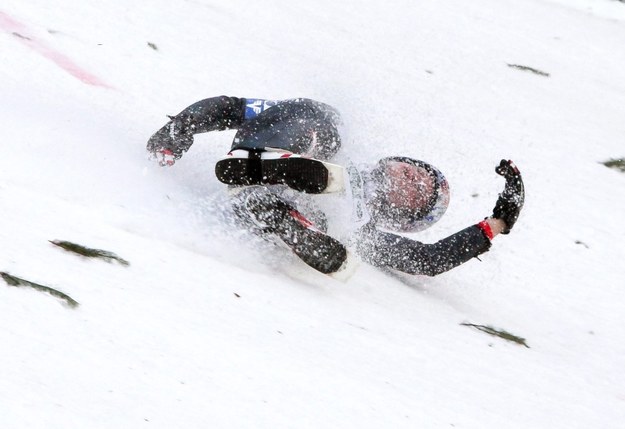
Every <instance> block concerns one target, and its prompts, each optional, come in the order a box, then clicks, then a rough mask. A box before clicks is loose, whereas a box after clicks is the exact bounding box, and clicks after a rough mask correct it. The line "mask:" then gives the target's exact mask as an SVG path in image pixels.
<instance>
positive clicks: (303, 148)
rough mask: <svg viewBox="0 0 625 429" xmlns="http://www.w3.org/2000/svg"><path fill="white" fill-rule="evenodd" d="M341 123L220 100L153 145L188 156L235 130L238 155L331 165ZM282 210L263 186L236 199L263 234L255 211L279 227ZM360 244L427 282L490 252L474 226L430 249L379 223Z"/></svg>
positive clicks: (299, 111) (357, 238) (321, 113)
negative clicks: (205, 140)
mask: <svg viewBox="0 0 625 429" xmlns="http://www.w3.org/2000/svg"><path fill="white" fill-rule="evenodd" d="M339 123H340V115H339V114H338V112H337V111H336V110H335V109H333V108H332V107H330V106H328V105H327V104H324V103H320V102H317V101H314V100H310V99H305V98H298V99H291V100H285V101H270V100H262V99H246V98H237V97H226V96H221V97H213V98H207V99H205V100H201V101H199V102H197V103H194V104H192V105H190V106H189V107H187V108H186V109H184V110H183V111H182V112H180V113H179V114H178V115H176V116H175V117H173V118H172V121H171V122H170V123H168V124H167V125H165V126H164V127H163V128H161V129H160V130H159V131H157V133H155V134H154V136H153V137H152V138H151V139H150V141H151V142H152V144H153V145H156V142H158V144H159V145H160V146H162V147H165V148H167V149H168V150H171V151H172V152H173V153H174V154H177V155H178V156H181V155H182V153H184V152H186V151H187V150H188V149H189V147H190V146H191V145H192V143H193V139H192V135H193V134H198V133H204V132H209V131H217V130H225V129H236V130H237V133H236V135H235V137H234V140H233V143H232V146H231V150H238V149H244V150H247V151H251V152H255V151H256V152H257V151H264V150H265V149H266V148H277V149H283V150H288V151H291V152H294V153H297V154H300V155H306V156H309V157H312V158H317V159H321V160H329V159H331V158H332V157H333V156H334V155H335V154H336V153H337V151H338V150H339V149H340V146H341V140H340V136H339V132H338V130H337V126H338V125H339ZM153 139H154V140H153ZM150 144H151V143H150V142H149V143H148V148H150ZM250 201H251V202H252V203H251V204H252V206H251V207H250ZM244 202H245V203H244ZM283 203H284V201H283V200H282V199H281V198H280V197H279V196H277V195H276V194H275V193H271V192H269V191H268V190H267V189H266V187H263V186H250V187H248V188H247V189H246V188H244V190H243V191H242V192H241V193H239V194H237V195H236V196H235V197H234V198H233V207H234V212H235V213H236V215H237V216H238V217H239V218H240V220H241V221H242V223H243V224H244V225H246V226H248V227H252V229H255V230H256V231H257V232H261V233H262V232H263V231H264V230H263V228H262V227H261V228H258V227H257V226H258V216H256V218H255V219H254V220H252V219H251V216H250V210H254V211H257V213H256V215H258V213H260V212H263V213H265V216H266V217H267V219H268V221H267V222H268V224H269V223H272V222H273V223H275V222H279V221H280V220H281V217H280V216H282V212H280V211H278V210H276V211H273V212H272V208H273V207H277V206H279V205H280V204H283ZM272 216H273V217H274V218H272ZM276 216H278V217H279V218H278V219H275V217H276ZM354 243H355V246H356V249H357V252H358V254H359V255H360V256H361V257H362V259H363V260H365V261H366V262H368V263H370V264H371V265H374V266H377V267H381V268H385V269H392V270H398V271H401V272H404V273H408V274H422V275H428V276H434V275H437V274H440V273H443V272H445V271H448V270H450V269H452V268H454V267H457V266H459V265H461V264H463V263H464V262H467V261H469V260H470V259H472V258H474V257H477V256H479V255H480V254H482V253H484V252H486V251H488V250H489V248H490V246H491V243H490V237H489V234H488V231H485V230H484V228H483V226H482V227H480V226H478V225H473V226H470V227H468V228H465V229H463V230H462V231H459V232H457V233H455V234H452V235H451V236H449V237H447V238H444V239H442V240H440V241H438V242H437V243H433V244H426V243H421V242H419V241H416V240H412V239H409V238H406V237H404V236H400V235H397V234H394V233H391V232H386V231H382V230H379V229H378V228H376V225H375V224H374V223H373V222H369V223H368V224H366V225H364V226H363V227H361V228H360V229H359V230H358V231H357V232H356V233H355V235H354Z"/></svg>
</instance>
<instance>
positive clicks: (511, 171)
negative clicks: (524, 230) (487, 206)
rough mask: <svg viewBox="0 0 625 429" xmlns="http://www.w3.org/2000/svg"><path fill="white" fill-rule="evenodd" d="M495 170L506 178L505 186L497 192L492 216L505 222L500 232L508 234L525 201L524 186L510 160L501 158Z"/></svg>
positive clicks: (518, 172) (517, 170)
mask: <svg viewBox="0 0 625 429" xmlns="http://www.w3.org/2000/svg"><path fill="white" fill-rule="evenodd" d="M495 171H496V172H497V174H499V175H500V176H503V177H504V178H505V179H506V187H505V188H504V190H503V192H502V193H501V194H499V199H497V204H495V208H494V209H493V217H494V218H497V219H501V220H503V221H504V222H505V223H506V229H505V230H504V231H502V234H509V233H510V230H511V229H512V227H513V226H514V224H515V222H516V221H517V219H518V218H519V213H521V209H522V208H523V203H524V202H525V188H524V186H523V178H522V177H521V172H520V171H519V169H518V168H517V167H516V165H514V163H513V162H512V161H506V160H505V159H502V160H501V162H500V163H499V166H498V167H497V168H495Z"/></svg>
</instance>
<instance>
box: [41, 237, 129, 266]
mask: <svg viewBox="0 0 625 429" xmlns="http://www.w3.org/2000/svg"><path fill="white" fill-rule="evenodd" d="M50 243H52V244H54V245H55V246H58V247H60V248H62V249H64V250H66V251H68V252H72V253H76V254H78V255H80V256H84V257H86V258H100V259H104V260H105V261H106V262H111V261H117V262H119V263H120V264H121V265H124V266H128V265H130V263H129V262H128V261H126V260H125V259H122V258H120V257H119V256H117V255H116V254H115V253H113V252H109V251H106V250H100V249H91V248H89V247H85V246H81V245H80V244H76V243H71V242H69V241H62V240H53V241H52V240H51V241H50Z"/></svg>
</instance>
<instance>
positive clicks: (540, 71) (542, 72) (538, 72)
mask: <svg viewBox="0 0 625 429" xmlns="http://www.w3.org/2000/svg"><path fill="white" fill-rule="evenodd" d="M508 67H511V68H513V69H517V70H523V71H528V72H531V73H534V74H537V75H539V76H545V77H549V73H547V72H544V71H542V70H538V69H535V68H533V67H528V66H522V65H519V64H508Z"/></svg>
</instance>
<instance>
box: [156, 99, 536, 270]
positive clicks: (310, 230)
mask: <svg viewBox="0 0 625 429" xmlns="http://www.w3.org/2000/svg"><path fill="white" fill-rule="evenodd" d="M339 125H340V115H339V113H338V112H337V111H336V110H335V109H334V108H332V107H331V106H329V105H327V104H324V103H321V102H318V101H314V100H310V99H305V98H297V99H289V100H283V101H271V100H263V99H253V98H237V97H226V96H220V97H213V98H207V99H204V100H201V101H198V102H197V103H194V104H192V105H190V106H188V107H187V108H185V109H184V110H182V111H181V112H180V113H179V114H177V115H176V116H170V121H169V122H167V123H166V124H165V125H164V126H163V127H162V128H161V129H160V130H158V131H157V132H156V133H155V134H154V135H153V136H152V137H151V138H150V139H149V141H148V144H147V150H148V151H149V152H150V154H151V155H152V157H153V158H155V159H157V160H158V162H159V164H160V165H162V166H171V165H174V163H175V161H176V160H178V159H180V157H181V156H182V155H183V154H184V153H185V152H186V151H188V150H189V148H190V147H191V145H192V144H193V136H194V135H195V134H198V133H205V132H210V131H217V130H225V129H236V130H237V131H236V135H235V137H234V141H233V142H232V146H231V148H230V152H229V153H228V155H227V156H226V157H225V158H223V159H222V160H220V161H219V162H217V165H216V167H215V173H216V175H217V178H218V179H219V181H221V182H223V183H225V184H227V185H230V189H231V190H232V195H233V197H232V205H233V211H234V213H235V214H236V216H237V218H238V221H239V222H240V223H241V224H243V225H244V226H245V227H246V228H249V229H251V230H252V231H254V232H256V233H259V234H263V235H269V236H274V237H278V238H279V239H281V240H282V241H283V242H284V243H285V244H287V246H289V247H290V248H291V249H292V250H293V251H294V253H295V254H296V255H297V256H299V257H300V258H301V259H302V260H303V261H304V262H306V263H307V264H308V265H310V266H311V267H313V268H315V269H317V270H318V271H320V272H323V273H326V274H332V273H336V272H340V271H341V270H343V269H345V267H346V265H347V263H348V260H349V259H348V252H347V249H346V247H345V246H344V245H343V244H341V243H340V242H339V241H338V240H336V239H334V238H333V237H330V236H329V235H327V234H326V233H325V231H326V230H327V229H326V219H325V217H324V216H323V214H322V213H318V212H317V211H316V210H313V209H310V208H307V207H306V206H305V204H304V205H301V206H300V205H298V203H297V202H295V201H293V200H292V199H289V198H288V197H285V195H286V194H285V193H284V190H285V189H293V190H295V191H298V192H299V193H305V194H319V193H324V192H333V191H335V190H336V189H330V188H332V186H330V182H329V180H330V176H329V175H328V167H330V166H332V164H328V163H326V162H324V161H329V160H331V159H332V158H333V157H334V156H335V155H336V154H337V152H338V151H339V149H340V147H341V137H340V135H339V131H338V127H339ZM335 167H336V166H335ZM496 172H497V173H498V174H499V175H501V176H503V177H504V178H505V180H506V184H505V188H504V191H503V192H502V193H501V194H500V195H499V198H498V199H497V202H496V204H495V208H494V210H493V213H492V214H491V215H490V216H488V217H487V218H485V219H484V220H482V221H480V222H478V223H477V224H474V225H471V226H469V227H467V228H465V229H463V230H461V231H459V232H456V233H455V234H452V235H451V236H449V237H447V238H444V239H442V240H440V241H438V242H436V243H433V244H426V243H421V242H419V241H416V240H412V239H409V238H406V237H404V236H403V235H400V234H402V233H412V232H418V231H422V230H424V229H426V228H428V227H430V226H431V225H433V224H434V223H435V222H437V221H438V220H439V219H440V218H441V217H442V216H443V214H444V213H445V211H446V209H447V206H448V204H449V185H448V183H447V180H446V179H445V177H444V176H443V174H442V173H441V172H440V171H439V170H438V169H437V168H436V167H434V166H432V165H430V164H428V163H426V162H423V161H420V160H416V159H412V158H408V157H400V156H391V157H387V158H383V159H381V160H379V161H378V162H377V163H376V164H375V165H373V166H370V167H368V168H364V169H361V170H360V171H356V170H355V169H350V175H352V176H354V177H350V182H351V184H352V191H354V189H355V190H356V191H355V193H356V194H358V193H360V195H361V196H362V200H363V202H364V204H362V206H363V207H364V209H365V211H366V215H365V216H364V218H365V220H366V221H365V222H363V223H364V225H362V226H361V227H359V228H358V230H357V232H356V233H355V235H354V240H353V242H354V246H355V248H356V251H357V253H358V254H359V256H360V257H361V258H362V259H363V260H364V261H366V262H368V263H370V264H372V265H374V266H377V267H381V268H384V269H390V270H398V271H400V272H404V273H408V274H422V275H428V276H434V275H437V274H440V273H443V272H446V271H448V270H450V269H452V268H454V267H457V266H459V265H461V264H463V263H464V262H467V261H469V260H470V259H472V258H474V257H477V256H479V255H481V254H482V253H484V252H486V251H488V250H489V248H490V247H491V240H492V239H493V238H494V237H495V236H497V235H498V234H508V233H509V232H510V230H511V229H512V227H513V226H514V224H515V222H516V221H517V218H518V216H519V213H520V211H521V209H522V207H523V203H524V187H523V180H522V178H521V174H520V172H519V170H518V169H517V168H516V166H515V165H514V163H513V162H512V161H506V160H502V161H501V162H500V164H499V165H498V166H497V168H496ZM355 183H356V184H359V186H354V184H355ZM337 189H338V188H337Z"/></svg>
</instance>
